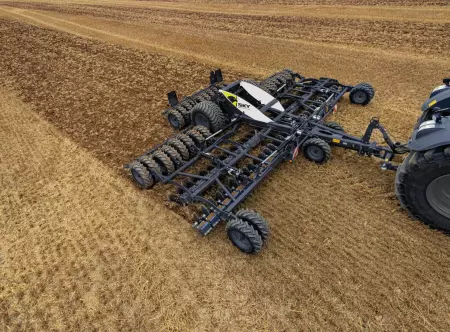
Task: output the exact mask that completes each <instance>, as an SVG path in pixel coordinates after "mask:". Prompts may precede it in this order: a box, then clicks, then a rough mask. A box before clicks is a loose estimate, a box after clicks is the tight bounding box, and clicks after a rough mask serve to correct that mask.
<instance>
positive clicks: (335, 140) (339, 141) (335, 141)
mask: <svg viewBox="0 0 450 332" xmlns="http://www.w3.org/2000/svg"><path fill="white" fill-rule="evenodd" d="M333 143H341V140H340V139H337V138H333Z"/></svg>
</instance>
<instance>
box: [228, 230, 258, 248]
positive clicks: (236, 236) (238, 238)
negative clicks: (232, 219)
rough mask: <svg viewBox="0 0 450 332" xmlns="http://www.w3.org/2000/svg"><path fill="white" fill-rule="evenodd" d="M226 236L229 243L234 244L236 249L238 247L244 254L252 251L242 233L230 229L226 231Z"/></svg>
mask: <svg viewBox="0 0 450 332" xmlns="http://www.w3.org/2000/svg"><path fill="white" fill-rule="evenodd" d="M228 235H229V236H230V239H231V241H232V242H233V243H234V245H235V246H236V247H238V248H239V249H241V250H242V251H244V252H251V251H252V249H253V245H252V243H251V242H250V240H249V239H248V238H247V237H246V236H245V235H244V234H243V233H241V232H240V231H238V230H236V229H231V230H229V231H228Z"/></svg>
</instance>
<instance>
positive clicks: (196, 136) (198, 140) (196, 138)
mask: <svg viewBox="0 0 450 332" xmlns="http://www.w3.org/2000/svg"><path fill="white" fill-rule="evenodd" d="M186 135H188V136H189V137H190V138H191V139H192V141H193V142H194V143H195V145H196V146H197V147H201V146H202V145H203V143H205V138H204V137H203V135H202V134H200V133H199V132H198V131H197V130H195V129H189V130H188V131H187V132H186Z"/></svg>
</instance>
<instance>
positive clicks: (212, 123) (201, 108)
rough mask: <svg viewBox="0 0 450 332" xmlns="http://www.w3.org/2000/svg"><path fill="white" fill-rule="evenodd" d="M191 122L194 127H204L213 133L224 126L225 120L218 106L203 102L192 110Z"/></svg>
mask: <svg viewBox="0 0 450 332" xmlns="http://www.w3.org/2000/svg"><path fill="white" fill-rule="evenodd" d="M191 121H192V123H193V124H194V125H200V126H204V127H206V128H207V129H208V130H210V131H211V132H212V133H215V132H216V131H219V130H220V129H222V128H223V127H224V126H225V125H226V123H227V118H226V116H225V115H224V114H223V112H222V110H221V109H220V107H219V106H218V105H216V104H215V103H213V102H211V101H205V102H201V103H199V104H197V105H195V106H194V107H193V108H192V111H191Z"/></svg>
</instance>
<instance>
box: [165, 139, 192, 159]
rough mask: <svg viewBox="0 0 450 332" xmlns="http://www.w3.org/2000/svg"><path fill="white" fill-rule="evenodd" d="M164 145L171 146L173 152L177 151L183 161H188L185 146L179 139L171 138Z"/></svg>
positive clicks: (187, 152)
mask: <svg viewBox="0 0 450 332" xmlns="http://www.w3.org/2000/svg"><path fill="white" fill-rule="evenodd" d="M164 144H166V145H168V146H171V147H173V148H174V149H175V150H177V152H178V153H179V154H180V156H181V158H182V159H183V160H185V161H186V160H189V158H190V155H189V150H188V149H187V147H186V145H184V143H183V142H182V141H180V140H179V139H177V138H174V137H173V138H170V139H168V140H167V141H166V142H165V143H164Z"/></svg>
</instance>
